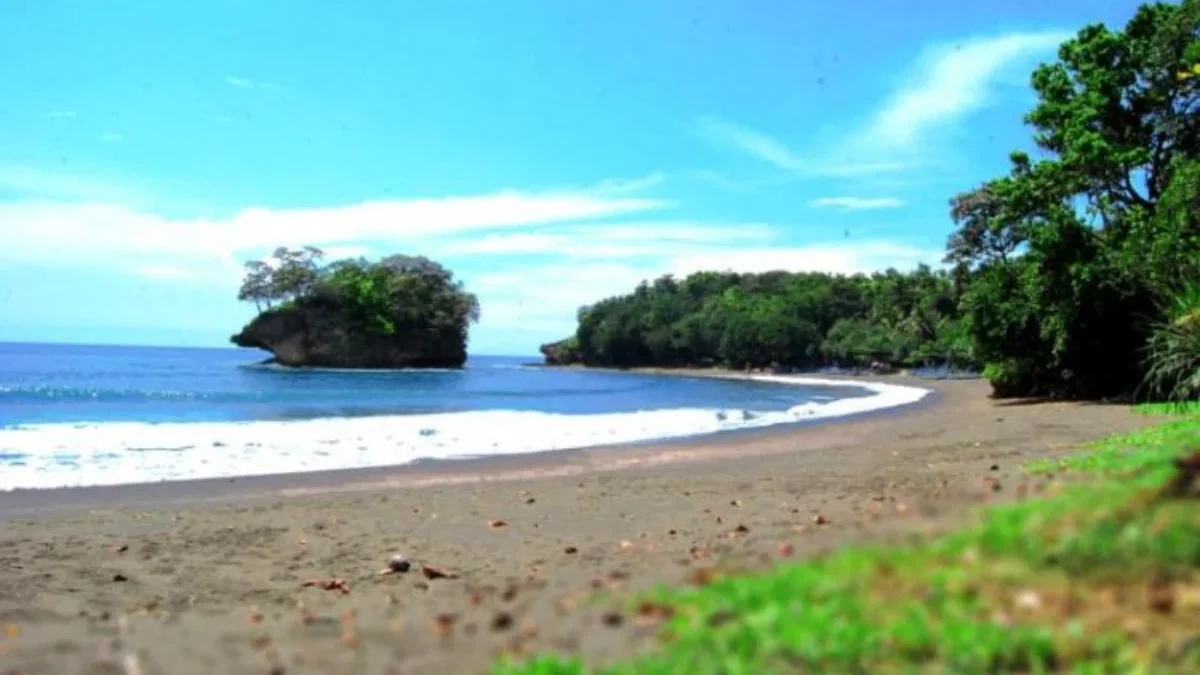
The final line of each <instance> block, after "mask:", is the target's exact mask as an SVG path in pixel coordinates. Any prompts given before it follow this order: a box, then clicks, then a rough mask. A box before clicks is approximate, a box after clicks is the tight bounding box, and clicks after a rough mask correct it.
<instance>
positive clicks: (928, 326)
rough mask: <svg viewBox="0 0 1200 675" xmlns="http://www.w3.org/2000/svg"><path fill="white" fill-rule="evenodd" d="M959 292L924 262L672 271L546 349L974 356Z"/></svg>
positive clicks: (747, 362)
mask: <svg viewBox="0 0 1200 675" xmlns="http://www.w3.org/2000/svg"><path fill="white" fill-rule="evenodd" d="M957 297H958V296H957V290H956V287H955V284H954V282H953V280H952V279H951V278H950V276H949V275H948V274H946V273H944V272H935V271H933V270H931V269H930V268H928V267H921V268H919V269H917V270H916V271H915V272H910V273H907V274H902V273H899V272H896V271H894V270H892V271H888V272H884V273H879V274H875V275H872V276H854V277H841V276H836V275H829V274H819V273H789V272H768V273H765V274H735V273H732V272H699V273H696V274H693V275H691V276H689V277H687V278H686V279H683V280H677V279H675V278H673V277H670V276H665V277H662V278H659V279H657V280H655V281H653V282H650V283H642V284H640V285H639V286H638V287H637V289H635V290H634V292H633V293H632V294H630V295H625V296H620V297H615V298H609V299H607V300H603V301H601V302H599V303H597V304H595V305H593V306H591V307H587V308H584V309H582V310H580V313H579V328H578V330H577V331H576V334H575V335H574V336H573V337H572V338H570V339H568V340H567V341H564V342H561V343H556V344H554V345H547V346H546V347H544V348H543V352H544V353H546V354H547V356H548V357H550V358H551V359H553V360H555V361H557V362H566V363H570V362H582V363H586V364H589V365H597V366H617V367H634V366H695V365H723V366H729V367H735V368H762V367H768V366H775V365H778V366H791V367H807V366H814V365H823V364H840V365H846V366H868V365H871V364H873V363H882V364H887V365H895V366H918V365H927V364H952V365H957V366H968V365H970V364H971V363H972V358H971V354H970V346H969V344H968V343H967V341H966V336H965V333H964V332H963V329H962V325H961V321H960V320H959V317H958V309H957V307H958V303H957Z"/></svg>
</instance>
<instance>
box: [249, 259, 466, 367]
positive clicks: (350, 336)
mask: <svg viewBox="0 0 1200 675" xmlns="http://www.w3.org/2000/svg"><path fill="white" fill-rule="evenodd" d="M323 258H324V253H323V252H322V251H321V250H320V249H317V248H313V247H306V248H303V249H298V250H292V249H288V248H279V249H276V250H275V252H274V253H273V254H272V257H271V260H270V261H267V262H264V261H251V262H249V263H247V264H246V276H245V278H244V280H243V283H242V287H241V289H240V290H239V293H238V299H239V300H243V301H247V302H253V303H254V304H255V306H256V308H258V309H259V312H260V313H259V315H258V316H257V317H256V318H255V319H254V320H253V321H251V322H250V323H249V324H247V326H246V327H245V328H244V329H243V330H242V331H241V332H240V333H238V334H237V335H235V336H233V338H232V341H233V342H234V343H235V344H237V345H239V346H243V347H256V348H260V349H266V350H268V351H271V352H272V353H273V354H274V359H275V360H276V361H278V362H280V363H283V364H286V365H297V366H299V365H311V366H328V367H343V368H400V367H408V366H421V367H459V366H461V365H462V364H463V362H465V360H466V345H467V339H468V329H469V326H470V324H471V323H474V322H476V321H478V320H479V301H478V299H477V298H476V297H475V296H474V295H473V294H471V293H468V292H466V291H465V290H464V289H463V286H462V283H461V282H459V281H456V280H455V279H454V275H453V273H452V272H450V270H448V269H446V268H445V267H443V266H442V265H440V264H439V263H437V262H435V261H432V260H430V259H428V258H425V257H422V256H403V255H394V256H389V257H386V258H384V259H382V260H380V261H378V262H374V263H372V262H369V261H367V260H366V259H362V258H360V259H349V260H339V261H335V262H333V263H331V264H328V265H325V266H321V265H320V261H321V260H322V259H323Z"/></svg>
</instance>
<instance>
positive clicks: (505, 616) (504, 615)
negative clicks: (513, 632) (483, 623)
mask: <svg viewBox="0 0 1200 675" xmlns="http://www.w3.org/2000/svg"><path fill="white" fill-rule="evenodd" d="M491 625H492V630H493V631H496V632H497V633H500V632H503V631H506V630H508V629H509V628H512V625H513V616H512V614H509V613H508V612H497V613H496V615H495V616H493V617H492V624H491Z"/></svg>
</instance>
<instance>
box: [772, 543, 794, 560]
mask: <svg viewBox="0 0 1200 675" xmlns="http://www.w3.org/2000/svg"><path fill="white" fill-rule="evenodd" d="M775 552H776V553H778V554H779V557H780V558H790V557H792V554H793V553H795V552H796V549H795V548H794V547H793V546H792V545H791V544H789V543H787V542H786V541H785V542H783V543H782V544H780V545H779V548H777V549H776V550H775Z"/></svg>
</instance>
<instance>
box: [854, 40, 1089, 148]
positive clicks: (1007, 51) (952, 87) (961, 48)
mask: <svg viewBox="0 0 1200 675" xmlns="http://www.w3.org/2000/svg"><path fill="white" fill-rule="evenodd" d="M1069 37H1070V34H1069V33H1064V32H1061V31H1046V32H1035V33H1007V34H1003V35H996V36H989V37H980V38H973V39H968V40H965V41H961V42H958V43H955V44H944V45H939V46H937V47H935V48H933V49H930V50H928V51H927V52H926V54H924V55H923V56H922V57H921V58H920V59H918V61H917V65H916V67H915V68H913V70H912V74H911V75H910V77H909V78H908V81H906V82H905V84H904V85H903V86H902V87H900V88H899V89H897V90H896V91H895V92H893V93H892V95H891V96H889V97H888V99H887V102H886V103H885V104H884V105H883V107H882V108H880V109H879V110H878V111H877V112H876V113H875V114H874V115H873V116H872V117H871V119H870V121H869V123H868V124H867V126H866V128H865V129H863V130H862V131H861V135H860V136H859V143H860V144H862V145H864V146H870V145H881V146H884V147H887V148H909V147H911V146H912V145H913V144H914V143H916V142H918V141H919V140H921V138H922V137H923V135H924V134H925V133H926V132H928V131H930V130H934V129H937V128H940V127H941V125H942V124H944V123H946V122H951V121H954V120H957V119H959V118H960V117H962V116H964V115H966V114H968V113H970V112H973V111H975V110H978V109H979V108H981V107H983V106H984V105H986V104H987V103H988V101H989V99H990V97H991V95H992V91H993V89H994V88H995V85H996V80H997V78H998V77H999V76H1000V75H1002V74H1003V73H1004V72H1005V71H1006V70H1008V69H1009V68H1010V67H1013V66H1018V65H1020V66H1023V67H1026V68H1027V67H1028V65H1029V62H1030V61H1031V60H1032V59H1033V58H1036V57H1038V56H1041V55H1045V54H1050V53H1052V52H1053V51H1054V49H1055V48H1056V47H1057V46H1058V45H1059V44H1061V43H1062V42H1063V41H1064V40H1066V39H1068V38H1069Z"/></svg>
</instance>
